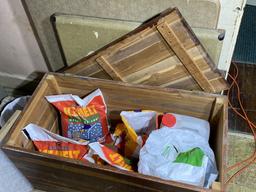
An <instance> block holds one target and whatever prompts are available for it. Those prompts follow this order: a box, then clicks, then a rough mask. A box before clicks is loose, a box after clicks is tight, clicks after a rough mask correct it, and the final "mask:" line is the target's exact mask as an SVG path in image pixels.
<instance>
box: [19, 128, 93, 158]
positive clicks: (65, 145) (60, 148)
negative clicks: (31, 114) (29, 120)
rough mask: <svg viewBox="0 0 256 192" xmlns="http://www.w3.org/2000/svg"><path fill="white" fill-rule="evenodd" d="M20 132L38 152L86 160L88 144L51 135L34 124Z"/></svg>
mask: <svg viewBox="0 0 256 192" xmlns="http://www.w3.org/2000/svg"><path fill="white" fill-rule="evenodd" d="M22 132H23V133H24V135H25V136H26V137H27V138H29V139H31V140H32V141H33V143H34V145H35V147H36V148H37V150H38V151H39V152H42V153H47V154H52V155H57V156H61V157H66V158H71V159H77V160H87V159H86V158H85V155H86V154H87V153H88V150H89V148H88V142H84V143H80V142H77V141H74V140H72V139H68V138H66V137H62V136H60V135H57V134H54V133H51V132H50V131H47V130H46V129H43V128H41V127H39V126H37V125H35V124H29V125H27V126H26V127H25V128H24V129H23V130H22Z"/></svg>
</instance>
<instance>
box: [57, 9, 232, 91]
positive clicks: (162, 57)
mask: <svg viewBox="0 0 256 192" xmlns="http://www.w3.org/2000/svg"><path fill="white" fill-rule="evenodd" d="M163 22H166V24H168V26H170V25H171V26H172V30H173V31H174V33H175V34H176V35H177V36H176V38H175V39H174V40H176V43H177V40H178V41H180V42H182V47H181V48H180V47H177V46H178V45H176V44H175V46H176V47H175V50H176V51H174V49H170V43H168V42H166V41H165V40H164V39H163V38H162V35H161V34H160V33H159V30H158V29H157V27H156V26H157V25H158V24H161V23H163ZM158 28H159V27H158ZM167 29H168V28H167ZM168 30H169V29H168ZM178 43H179V42H178ZM177 49H179V50H178V51H177ZM183 52H186V55H185V56H184V53H183ZM181 53H182V54H181ZM102 56H103V57H104V58H103V61H101V60H102V59H99V58H101V57H102ZM183 57H184V58H183ZM177 60H178V62H177ZM175 65H176V66H177V67H175ZM179 65H183V66H182V67H180V66H179ZM172 70H173V71H174V73H172ZM167 71H168V72H167ZM209 71H211V72H212V73H211V75H209V74H210V73H209ZM61 72H65V73H72V74H77V75H82V76H91V77H97V78H103V79H110V77H112V79H115V80H118V79H119V80H120V79H121V81H126V82H129V83H133V84H145V85H158V86H161V87H175V88H179V89H189V90H193V89H196V90H204V91H206V92H214V93H219V92H220V91H222V90H225V89H228V85H227V83H226V82H225V79H224V78H223V76H222V74H221V73H220V72H219V71H218V70H217V69H216V66H215V64H214V62H213V61H212V60H211V59H210V57H209V55H208V54H207V52H206V50H205V49H204V48H203V46H202V45H201V43H200V41H199V40H198V39H197V37H196V36H195V34H194V33H193V31H192V30H191V28H190V27H189V25H188V24H187V23H186V21H185V19H184V18H183V17H182V15H181V14H180V12H179V11H178V9H177V8H175V9H167V10H165V11H164V12H162V13H160V14H159V15H157V16H156V17H154V18H152V19H150V20H149V21H147V22H145V23H144V24H142V25H141V26H140V27H138V28H137V29H135V30H133V31H131V32H130V33H129V34H127V35H124V36H123V37H120V38H119V39H117V40H116V41H114V42H112V43H110V44H109V45H106V46H105V47H103V48H101V49H99V50H98V51H95V52H94V53H93V54H91V55H89V56H87V57H85V58H83V59H82V60H80V61H78V62H77V63H76V64H74V65H72V66H70V67H68V68H66V69H64V70H62V71H61ZM188 72H189V73H188ZM106 73H107V74H109V75H106ZM167 73H169V74H171V75H167ZM161 74H164V76H161ZM191 74H192V76H193V79H192V80H191ZM109 76H110V77H109ZM182 81H184V82H186V84H185V85H184V84H182V83H180V82H182Z"/></svg>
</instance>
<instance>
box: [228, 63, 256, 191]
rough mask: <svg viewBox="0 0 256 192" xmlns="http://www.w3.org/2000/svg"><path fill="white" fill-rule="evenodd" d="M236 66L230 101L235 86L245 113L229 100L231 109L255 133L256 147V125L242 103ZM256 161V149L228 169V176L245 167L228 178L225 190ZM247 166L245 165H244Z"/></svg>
mask: <svg viewBox="0 0 256 192" xmlns="http://www.w3.org/2000/svg"><path fill="white" fill-rule="evenodd" d="M234 66H235V77H233V76H232V75H230V74H228V75H229V77H230V78H231V79H232V83H231V86H230V89H229V90H228V93H227V95H228V99H229V97H230V91H231V90H232V88H233V87H234V86H235V87H236V88H237V99H238V102H239V105H240V108H241V110H242V112H243V114H241V113H240V112H238V110H237V109H236V108H234V106H233V105H232V104H231V102H230V100H228V102H229V106H230V107H231V109H232V110H233V111H234V112H235V113H236V114H237V115H239V116H240V117H241V118H242V119H244V120H245V121H246V122H247V123H248V126H249V127H250V129H251V131H252V133H253V136H254V142H255V146H256V125H255V124H254V123H253V122H252V121H251V120H250V119H249V118H248V115H247V113H246V112H245V110H244V107H243V105H242V101H241V96H240V88H239V85H238V83H237V77H238V68H237V65H236V64H235V63H234ZM255 160H256V148H255V149H254V152H253V154H252V155H251V156H250V157H248V158H246V159H244V160H242V161H240V162H237V163H235V164H234V165H232V166H230V167H228V168H227V170H226V174H227V173H228V172H229V171H231V170H233V169H235V168H238V167H240V166H241V165H243V166H242V167H241V168H240V169H239V170H238V171H236V172H235V173H234V174H233V175H232V176H231V177H230V178H228V180H227V181H226V182H225V189H226V188H227V185H228V184H229V183H230V182H231V181H232V180H233V179H234V178H235V177H237V176H239V175H241V174H242V173H243V171H245V170H246V169H247V168H248V167H249V166H250V165H252V164H253V163H254V162H255ZM244 164H245V165H244Z"/></svg>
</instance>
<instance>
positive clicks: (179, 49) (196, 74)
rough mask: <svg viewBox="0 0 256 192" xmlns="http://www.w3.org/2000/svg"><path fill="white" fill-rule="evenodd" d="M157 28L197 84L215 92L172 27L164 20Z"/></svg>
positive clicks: (205, 89)
mask: <svg viewBox="0 0 256 192" xmlns="http://www.w3.org/2000/svg"><path fill="white" fill-rule="evenodd" d="M157 29H158V31H159V32H160V33H161V35H162V36H163V38H164V39H165V40H166V42H167V43H168V44H169V45H170V47H171V48H172V49H173V50H174V52H175V53H176V55H177V56H178V58H179V59H180V61H181V62H182V63H183V64H184V66H185V67H186V68H187V70H188V71H189V73H190V75H191V76H192V77H193V78H194V79H195V80H196V82H197V83H198V84H199V86H200V87H201V88H202V89H203V90H204V91H207V92H215V90H214V88H213V87H212V85H211V84H210V82H209V81H208V79H207V78H206V77H205V75H204V74H203V73H202V72H201V70H200V69H199V68H198V66H197V65H196V64H195V62H194V60H193V59H192V58H191V57H190V55H189V54H188V53H187V52H186V48H185V47H184V46H183V45H182V43H181V41H180V40H179V39H178V37H177V36H176V34H175V32H174V31H173V30H172V28H171V27H169V26H168V24H167V23H166V22H164V23H162V24H159V25H158V26H157Z"/></svg>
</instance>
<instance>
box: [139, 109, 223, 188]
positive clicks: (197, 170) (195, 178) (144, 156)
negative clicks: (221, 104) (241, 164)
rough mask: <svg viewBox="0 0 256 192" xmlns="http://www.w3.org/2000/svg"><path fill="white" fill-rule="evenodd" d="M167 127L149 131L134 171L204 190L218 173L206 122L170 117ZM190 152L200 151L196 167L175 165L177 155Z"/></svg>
mask: <svg viewBox="0 0 256 192" xmlns="http://www.w3.org/2000/svg"><path fill="white" fill-rule="evenodd" d="M172 115H173V116H174V119H175V121H174V123H172V126H171V127H166V126H163V125H162V128H161V129H159V130H155V131H153V132H152V133H151V134H150V135H149V138H148V139H147V141H146V143H145V145H144V146H143V147H142V149H141V150H140V156H139V158H140V159H139V163H138V171H139V172H140V173H142V174H146V175H152V176H156V177H160V178H163V179H167V180H175V181H180V182H184V183H188V184H192V185H196V186H200V187H206V188H208V187H209V186H210V185H211V184H212V182H213V181H214V180H215V179H216V178H217V175H218V171H217V168H216V164H215V157H214V153H213V151H212V150H211V148H210V146H209V144H208V139H209V123H208V122H207V121H204V120H201V119H197V118H193V117H188V116H183V115H177V114H172ZM193 149H200V150H202V152H203V154H204V155H203V157H202V159H201V160H202V161H201V164H200V166H194V165H191V164H188V163H181V162H178V163H177V162H175V160H176V159H177V157H178V155H180V154H181V153H184V152H188V151H190V150H193Z"/></svg>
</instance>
